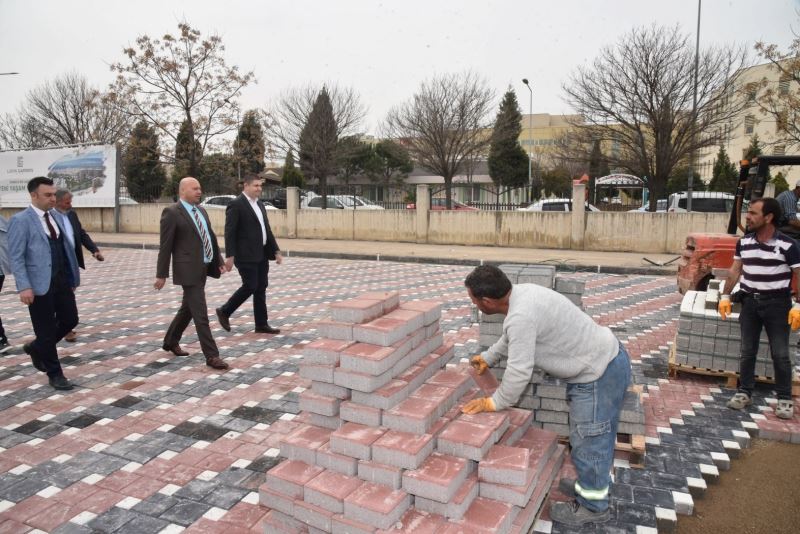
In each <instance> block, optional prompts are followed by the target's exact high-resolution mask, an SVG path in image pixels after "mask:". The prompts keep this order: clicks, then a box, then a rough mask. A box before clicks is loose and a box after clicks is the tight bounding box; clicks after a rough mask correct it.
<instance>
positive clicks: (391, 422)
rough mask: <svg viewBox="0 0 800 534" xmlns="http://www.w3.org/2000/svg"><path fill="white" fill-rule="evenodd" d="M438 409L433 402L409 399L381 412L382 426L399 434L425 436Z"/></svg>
mask: <svg viewBox="0 0 800 534" xmlns="http://www.w3.org/2000/svg"><path fill="white" fill-rule="evenodd" d="M438 408H439V406H438V404H437V403H436V402H434V401H429V400H426V399H420V398H414V397H409V398H407V399H406V400H404V401H401V402H400V403H398V404H397V406H395V407H394V408H392V409H390V410H386V411H385V412H383V425H384V426H385V427H387V428H390V429H392V430H398V431H400V432H410V433H413V434H425V433H427V432H428V430H429V429H430V427H431V424H432V423H433V421H434V420H436V419H437V417H436V412H437V410H438Z"/></svg>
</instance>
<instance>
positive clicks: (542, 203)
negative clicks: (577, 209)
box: [517, 198, 600, 211]
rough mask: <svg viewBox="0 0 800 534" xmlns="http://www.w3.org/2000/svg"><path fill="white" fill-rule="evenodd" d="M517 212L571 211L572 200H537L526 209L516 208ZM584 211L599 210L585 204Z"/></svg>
mask: <svg viewBox="0 0 800 534" xmlns="http://www.w3.org/2000/svg"><path fill="white" fill-rule="evenodd" d="M517 211H572V199H571V198H546V199H544V200H538V201H536V202H534V203H533V204H531V205H530V206H528V207H526V208H518V209H517ZM586 211H600V210H599V209H597V208H596V207H594V206H592V205H591V204H589V203H588V202H586Z"/></svg>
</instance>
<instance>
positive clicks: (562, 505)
mask: <svg viewBox="0 0 800 534" xmlns="http://www.w3.org/2000/svg"><path fill="white" fill-rule="evenodd" d="M609 517H611V512H609V510H608V508H606V509H605V510H603V511H602V512H592V511H591V510H589V509H588V508H586V507H585V506H583V505H581V504H580V503H578V501H570V502H557V503H553V504H552V506H550V519H552V520H553V521H558V522H559V523H563V524H565V525H570V526H573V527H579V526H581V525H585V524H586V523H605V522H606V521H608V519H609Z"/></svg>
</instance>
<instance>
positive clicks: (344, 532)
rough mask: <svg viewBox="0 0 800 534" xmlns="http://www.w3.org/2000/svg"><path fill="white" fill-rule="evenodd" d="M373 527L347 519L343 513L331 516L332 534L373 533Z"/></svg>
mask: <svg viewBox="0 0 800 534" xmlns="http://www.w3.org/2000/svg"><path fill="white" fill-rule="evenodd" d="M374 532H375V527H373V526H372V525H368V524H367V523H362V522H361V521H356V520H354V519H348V518H346V517H345V516H343V515H340V514H334V515H333V517H332V518H331V533H332V534H374Z"/></svg>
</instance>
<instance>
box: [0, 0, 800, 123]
mask: <svg viewBox="0 0 800 534" xmlns="http://www.w3.org/2000/svg"><path fill="white" fill-rule="evenodd" d="M798 11H800V0H703V3H702V19H701V29H700V44H701V47H703V46H708V45H721V44H730V43H739V44H742V45H745V46H746V47H747V48H748V50H750V52H751V58H755V54H754V53H753V52H752V49H753V44H754V43H755V42H756V41H758V40H767V41H768V42H773V43H777V44H778V45H780V46H781V47H782V48H784V49H785V48H786V47H787V46H788V44H789V43H790V42H791V39H792V25H794V26H795V27H794V30H795V31H797V32H800V27H798V26H800V16H798ZM182 20H186V21H187V22H189V24H191V25H192V26H193V27H195V28H196V29H198V30H200V31H201V32H202V33H203V34H204V35H206V34H212V33H217V34H219V35H220V36H221V37H222V39H223V42H224V44H225V47H226V53H225V57H226V59H227V61H228V63H229V64H231V65H232V64H235V65H239V67H240V68H241V69H242V70H253V71H255V74H256V77H257V79H258V84H256V85H253V86H251V87H248V88H247V89H246V90H245V91H244V93H243V94H242V105H243V107H244V108H245V109H247V108H252V107H263V106H265V105H267V103H268V102H269V101H270V100H271V99H273V98H274V97H275V96H276V95H278V94H279V93H280V91H281V90H282V89H285V88H287V87H290V86H295V85H302V84H305V83H307V82H316V83H321V82H324V81H335V82H337V83H338V84H339V85H341V86H350V87H353V88H355V89H356V90H357V91H358V92H359V93H360V94H361V96H362V98H363V100H364V102H365V104H366V105H367V106H368V108H369V117H368V120H367V124H365V125H364V128H363V130H364V131H365V132H375V130H376V127H377V126H378V124H379V122H380V120H381V119H382V118H383V117H384V116H385V115H386V112H387V111H388V110H389V108H390V107H391V106H392V105H394V104H397V103H399V102H402V101H404V100H405V99H407V98H409V97H410V96H411V95H413V93H414V91H415V89H416V88H417V87H418V85H419V83H420V82H421V81H423V80H425V79H427V78H430V77H431V76H433V75H435V74H441V73H447V72H459V71H463V70H466V69H471V70H473V71H475V72H477V73H479V74H481V75H483V76H485V77H486V79H487V80H488V81H489V83H490V85H491V86H492V88H493V89H494V90H495V91H496V92H497V93H498V100H499V96H501V95H502V92H503V91H504V90H505V89H506V88H507V87H508V86H509V84H510V85H511V86H512V87H513V88H514V89H515V90H516V91H517V96H518V98H519V100H520V105H521V106H522V111H523V113H527V112H528V98H529V93H528V91H527V89H526V88H525V86H524V85H523V84H522V82H521V79H522V78H524V77H527V78H528V79H529V80H530V81H531V84H532V86H533V91H534V92H533V111H534V113H554V114H556V113H569V111H570V110H569V109H568V107H567V106H566V105H565V104H564V102H563V101H562V93H561V84H562V83H563V82H564V81H566V80H567V79H568V76H569V74H570V72H572V71H573V70H574V69H575V67H576V66H578V65H580V64H582V63H584V62H589V61H591V60H592V59H593V58H594V56H595V55H596V54H597V52H598V51H599V50H600V49H601V48H602V47H604V46H607V45H612V44H613V43H615V42H616V41H617V40H618V39H619V37H620V36H621V35H623V34H624V33H626V32H628V31H630V30H631V29H632V28H634V27H636V26H642V25H650V24H653V23H657V24H664V25H672V24H680V25H681V27H682V29H683V30H684V31H685V32H687V33H689V34H691V35H692V38H694V33H695V28H696V24H697V0H669V1H645V0H606V1H602V2H601V1H590V0H581V1H579V0H560V1H559V0H556V1H547V2H543V1H534V0H517V1H512V0H507V1H479V0H460V1H457V2H456V1H442V0H439V1H437V0H424V1H419V0H397V1H389V0H385V1H383V2H378V1H366V0H363V1H361V0H359V1H355V0H337V1H332V0H325V1H323V0H308V1H303V0H289V1H275V0H263V1H260V2H255V1H251V2H248V1H244V0H218V1H213V2H212V1H207V0H191V1H178V0H175V1H172V0H136V1H131V0H126V1H119V0H104V1H92V0H0V52H1V53H0V72H10V71H16V72H19V73H20V74H19V75H17V76H0V113H6V112H10V111H14V110H15V109H16V108H17V106H18V105H19V104H20V102H21V101H22V100H23V98H24V96H25V93H26V92H27V91H28V90H30V89H31V88H33V87H35V86H36V85H37V84H40V83H41V82H43V81H44V80H46V79H49V78H52V77H54V76H57V75H58V74H60V73H63V72H66V71H70V70H75V71H77V72H79V73H83V74H85V75H86V76H87V78H88V79H89V81H90V82H91V83H92V84H94V85H95V86H96V87H98V88H104V87H106V86H107V85H108V84H109V82H110V81H111V80H112V74H111V72H110V71H109V67H108V66H109V65H110V64H111V63H113V62H116V61H121V60H122V59H123V55H122V49H123V47H125V46H127V45H129V44H131V43H133V42H134V40H135V39H136V37H137V36H139V35H142V34H147V35H149V36H151V37H159V36H161V35H163V34H164V33H175V32H176V30H177V24H178V22H179V21H182Z"/></svg>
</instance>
